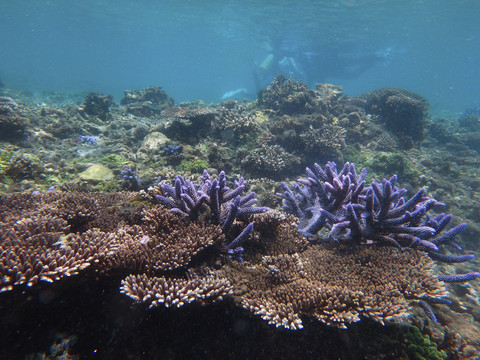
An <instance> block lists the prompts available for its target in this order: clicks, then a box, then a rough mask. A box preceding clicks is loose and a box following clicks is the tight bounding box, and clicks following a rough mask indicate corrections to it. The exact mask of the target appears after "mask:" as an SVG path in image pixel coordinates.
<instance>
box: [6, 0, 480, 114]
mask: <svg viewBox="0 0 480 360" xmlns="http://www.w3.org/2000/svg"><path fill="white" fill-rule="evenodd" d="M479 14H480V2H478V1H475V0H466V1H432V0H426V1H418V0H409V1H399V2H394V1H378V0H376V1H371V0H363V1H355V0H343V1H312V0H310V1H235V0H228V1H211V0H210V1H186V0H175V1H165V0H164V1H145V0H144V1H124V0H120V1H118V0H117V1H107V0H103V1H98V0H97V1H93V0H86V1H72V0H50V1H27V0H17V1H6V0H2V1H0V34H1V38H2V47H1V53H0V79H1V80H2V82H3V83H5V84H6V85H7V86H8V87H10V88H16V89H28V90H31V91H42V90H55V91H77V90H94V91H99V92H104V93H110V94H113V95H115V96H116V97H117V98H119V97H120V96H121V95H122V92H123V90H125V89H132V88H144V87H146V86H148V85H161V86H163V87H164V89H165V90H166V91H168V93H169V94H170V95H171V96H173V97H174V98H175V99H177V100H179V101H180V100H192V99H202V100H205V101H208V102H218V101H219V100H220V99H221V97H222V95H223V94H225V93H226V92H228V91H231V90H236V89H243V88H244V89H246V91H245V92H244V93H245V94H246V96H249V97H250V98H252V99H253V98H255V94H256V92H257V91H258V90H259V87H263V86H266V84H268V83H269V81H267V78H268V80H271V79H272V78H273V76H274V75H275V73H276V72H280V71H283V72H285V73H286V74H289V73H290V74H292V75H293V76H294V77H296V78H298V79H303V80H305V81H306V82H307V83H308V84H309V85H311V86H313V84H315V83H318V82H329V83H334V84H337V85H342V86H344V89H345V92H346V93H347V94H348V95H352V96H354V95H358V94H360V93H363V92H366V91H369V90H372V89H377V88H381V87H385V86H394V87H403V88H406V89H409V90H411V91H415V92H418V93H419V94H422V95H423V96H425V97H426V98H427V99H428V100H429V102H430V104H431V106H432V110H433V111H434V112H435V111H437V112H439V111H447V112H461V111H462V110H463V109H464V108H465V107H469V106H478V105H479V104H480V100H479V96H478V94H479V93H480V66H479V64H480V22H479V21H478V15H479ZM270 54H271V55H273V60H272V61H273V65H275V67H276V68H275V67H274V66H272V64H270V66H271V68H269V69H267V70H268V71H266V72H265V74H263V73H262V74H260V76H259V75H258V74H257V73H258V68H259V66H260V65H262V63H263V62H264V60H268V58H267V57H268V56H269V55H270ZM282 60H284V61H283V66H282V65H281V64H280V63H281V62H282ZM267 62H268V61H267ZM264 65H265V64H264ZM262 71H263V69H262ZM258 77H260V78H261V79H260V81H259V80H258Z"/></svg>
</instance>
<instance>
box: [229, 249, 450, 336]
mask: <svg viewBox="0 0 480 360" xmlns="http://www.w3.org/2000/svg"><path fill="white" fill-rule="evenodd" d="M347 252H348V254H347ZM226 273H227V278H228V277H232V279H233V280H232V283H233V284H234V289H235V293H236V295H237V296H239V297H240V300H239V301H241V303H242V306H243V307H245V308H246V309H249V310H250V311H252V312H253V313H255V314H257V315H260V316H261V317H262V318H263V319H265V320H267V321H268V322H269V323H270V324H274V325H276V326H277V327H278V326H281V327H285V328H287V329H293V330H295V329H300V328H302V327H303V325H302V320H301V318H300V315H302V314H305V315H310V316H313V317H315V318H317V319H318V320H320V321H322V322H324V323H325V324H327V325H334V326H338V327H341V328H345V327H346V326H347V325H348V324H349V323H351V322H356V321H359V320H360V319H361V318H362V317H369V318H371V319H374V320H376V321H379V322H381V323H384V322H387V321H398V320H400V319H402V318H404V317H405V316H406V315H407V313H408V312H409V310H410V307H411V303H412V302H416V301H421V299H422V298H424V297H427V296H428V297H437V296H444V295H445V293H446V291H445V288H444V285H443V283H441V282H440V281H439V280H438V279H437V278H436V276H435V275H434V273H433V262H432V261H431V260H430V259H429V258H428V257H427V256H425V255H423V254H419V253H416V252H414V251H404V252H400V251H398V250H396V249H388V248H369V247H363V248H359V249H356V250H355V251H352V252H350V251H349V250H347V249H328V248H326V247H325V246H323V245H315V246H312V247H310V248H309V249H307V250H306V251H304V252H302V253H293V254H290V255H287V254H283V255H278V256H264V257H263V262H262V263H260V264H257V266H255V268H251V267H250V268H248V269H242V268H240V267H239V266H238V265H237V264H232V265H231V266H230V267H229V268H228V270H226Z"/></svg>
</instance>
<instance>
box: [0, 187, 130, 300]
mask: <svg viewBox="0 0 480 360" xmlns="http://www.w3.org/2000/svg"><path fill="white" fill-rule="evenodd" d="M123 196H124V197H125V198H127V199H128V196H126V195H125V194H123ZM112 199H113V200H118V198H117V197H116V196H112ZM97 200H98V201H97ZM99 204H101V205H103V207H106V206H107V204H110V205H111V201H110V202H109V201H108V200H107V199H105V197H104V196H99V198H98V199H95V196H94V195H89V194H80V193H62V192H49V193H44V194H42V193H38V192H33V193H24V194H14V195H0V222H1V226H0V288H1V290H4V291H5V290H11V289H12V287H13V286H15V285H21V284H27V285H29V286H30V285H33V284H35V283H37V282H38V281H39V280H44V281H48V282H51V281H54V280H58V279H60V278H62V277H64V276H70V275H74V274H77V273H78V272H79V271H80V270H83V269H85V268H87V267H88V266H90V265H92V264H93V263H98V262H100V261H101V260H102V259H103V258H104V257H105V256H106V255H107V254H108V253H110V252H111V251H112V250H113V249H114V248H113V245H114V243H113V242H112V241H111V238H110V237H109V236H107V234H106V233H105V232H104V231H102V230H100V229H99V228H94V227H92V226H91V225H92V224H93V223H95V220H96V218H97V217H98V216H99V213H100V210H103V208H102V209H101V208H100V206H99ZM104 215H105V214H104ZM117 220H119V219H118V218H117ZM101 224H102V222H101V221H98V220H97V221H96V225H97V226H99V227H101Z"/></svg>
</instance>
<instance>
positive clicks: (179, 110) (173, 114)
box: [162, 106, 217, 144]
mask: <svg viewBox="0 0 480 360" xmlns="http://www.w3.org/2000/svg"><path fill="white" fill-rule="evenodd" d="M216 113H217V111H216V110H215V109H211V108H188V107H185V106H175V107H169V108H167V109H165V110H163V111H162V116H164V117H166V118H167V119H169V121H167V122H166V123H165V124H163V126H162V132H163V133H165V135H167V136H168V137H169V138H171V139H175V140H181V141H184V142H186V143H190V144H191V143H196V142H198V141H199V140H201V139H203V138H204V137H205V136H206V134H207V132H208V131H209V130H210V125H211V122H212V121H213V119H214V118H215V115H216Z"/></svg>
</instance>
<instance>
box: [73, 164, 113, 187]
mask: <svg viewBox="0 0 480 360" xmlns="http://www.w3.org/2000/svg"><path fill="white" fill-rule="evenodd" d="M78 176H79V177H80V178H81V179H83V180H87V181H91V182H95V183H96V182H101V181H107V180H111V179H113V172H112V170H110V169H109V168H108V167H106V166H103V165H100V164H94V165H92V166H90V167H89V168H87V170H85V171H84V172H81V173H80V174H78Z"/></svg>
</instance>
